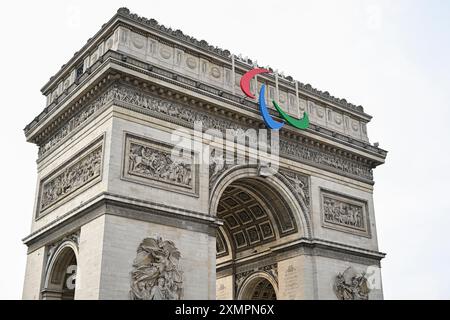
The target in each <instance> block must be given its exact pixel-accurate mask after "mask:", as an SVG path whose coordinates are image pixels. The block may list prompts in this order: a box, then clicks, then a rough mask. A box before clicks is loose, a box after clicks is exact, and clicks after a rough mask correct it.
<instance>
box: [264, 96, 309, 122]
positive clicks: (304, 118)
mask: <svg viewBox="0 0 450 320" xmlns="http://www.w3.org/2000/svg"><path fill="white" fill-rule="evenodd" d="M272 103H273V106H274V107H275V109H277V111H278V113H279V114H280V116H281V117H282V118H283V119H284V120H286V122H287V123H289V124H290V125H291V126H293V127H296V128H298V129H307V128H308V127H309V117H308V114H307V113H306V112H304V113H303V118H301V119H296V118H294V117H291V116H290V115H288V114H287V113H286V112H284V111H283V110H282V109H281V108H280V107H279V106H278V104H277V103H276V102H275V101H274V100H272Z"/></svg>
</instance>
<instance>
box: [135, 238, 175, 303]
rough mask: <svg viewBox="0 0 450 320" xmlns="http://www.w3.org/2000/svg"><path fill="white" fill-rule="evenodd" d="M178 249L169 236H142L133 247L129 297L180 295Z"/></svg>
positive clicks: (170, 298) (168, 298)
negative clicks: (166, 237)
mask: <svg viewBox="0 0 450 320" xmlns="http://www.w3.org/2000/svg"><path fill="white" fill-rule="evenodd" d="M180 258H181V253H180V251H179V250H178V249H177V247H176V246H175V244H174V243H173V242H172V241H170V240H164V241H163V240H162V238H161V237H157V238H156V239H154V238H146V239H144V240H143V241H142V242H141V244H140V245H139V247H138V249H137V254H136V259H134V262H133V270H132V272H131V290H130V298H131V300H180V299H182V298H183V272H182V271H181V268H180V266H179V260H180Z"/></svg>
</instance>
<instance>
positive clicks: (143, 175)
mask: <svg viewBox="0 0 450 320" xmlns="http://www.w3.org/2000/svg"><path fill="white" fill-rule="evenodd" d="M125 141H126V142H125V156H124V168H123V178H124V179H126V180H132V181H133V182H138V183H143V184H148V185H151V186H155V187H159V188H163V189H169V190H171V191H178V192H182V193H188V194H194V195H197V194H198V170H197V165H195V164H194V154H192V153H190V154H188V155H186V154H183V155H180V156H178V155H175V154H172V147H171V146H169V145H165V144H162V143H158V142H153V141H150V140H147V139H144V138H140V137H136V136H131V135H129V134H126V136H125Z"/></svg>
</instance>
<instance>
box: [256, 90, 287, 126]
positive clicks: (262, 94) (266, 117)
mask: <svg viewBox="0 0 450 320" xmlns="http://www.w3.org/2000/svg"><path fill="white" fill-rule="evenodd" d="M265 93H266V85H265V84H263V85H262V86H261V91H260V92H259V111H260V112H261V115H262V117H263V120H264V123H265V124H266V126H268V127H269V128H270V129H273V130H279V129H281V127H282V126H284V122H277V121H275V120H273V118H272V117H271V116H270V114H269V110H268V109H267V105H266V99H265Z"/></svg>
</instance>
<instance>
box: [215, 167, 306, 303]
mask: <svg viewBox="0 0 450 320" xmlns="http://www.w3.org/2000/svg"><path fill="white" fill-rule="evenodd" d="M211 212H212V213H213V214H214V213H215V214H216V215H217V217H218V218H219V219H221V220H222V221H223V225H222V226H221V227H219V228H218V231H217V236H216V251H217V256H216V257H217V263H216V266H217V282H216V285H217V287H216V288H217V297H218V299H230V298H231V299H255V300H258V299H261V300H271V299H276V296H277V292H278V284H277V283H278V279H276V277H277V272H276V268H277V263H276V261H275V260H273V255H272V256H270V253H271V252H272V249H273V248H275V247H277V246H281V245H283V244H285V243H288V242H290V241H292V240H294V239H298V238H300V237H308V236H309V232H308V230H309V229H308V223H307V220H306V219H305V217H304V211H303V210H302V208H301V206H300V205H299V204H298V201H296V199H295V198H294V197H293V196H292V194H291V193H290V190H289V188H288V187H287V186H286V185H284V184H283V182H281V181H280V180H279V179H277V178H276V177H270V178H268V177H261V176H259V175H258V174H257V169H255V170H252V169H248V168H245V169H243V170H241V172H239V170H237V171H236V172H228V173H226V174H225V175H224V178H223V179H222V181H219V182H218V183H217V185H216V186H215V188H214V189H213V194H212V197H211ZM271 259H272V260H271ZM257 274H258V277H255V275H257ZM248 278H251V279H252V280H251V281H250V282H248V281H247V280H244V279H248ZM220 291H222V292H220Z"/></svg>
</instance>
